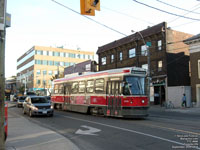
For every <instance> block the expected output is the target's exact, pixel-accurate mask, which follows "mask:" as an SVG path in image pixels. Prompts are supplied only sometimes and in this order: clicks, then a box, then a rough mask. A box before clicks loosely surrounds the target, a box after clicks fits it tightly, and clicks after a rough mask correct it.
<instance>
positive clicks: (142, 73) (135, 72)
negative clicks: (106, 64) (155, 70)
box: [54, 67, 146, 83]
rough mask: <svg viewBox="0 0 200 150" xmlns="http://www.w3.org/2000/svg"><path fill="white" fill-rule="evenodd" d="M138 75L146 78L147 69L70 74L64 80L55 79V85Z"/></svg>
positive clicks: (130, 68) (121, 69) (134, 68)
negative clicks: (79, 80) (82, 80)
mask: <svg viewBox="0 0 200 150" xmlns="http://www.w3.org/2000/svg"><path fill="white" fill-rule="evenodd" d="M128 74H130V75H138V76H146V69H143V68H138V67H126V68H118V69H110V70H105V71H99V72H86V73H84V74H82V75H78V74H69V75H66V76H65V77H64V78H59V79H55V80H54V83H59V82H64V81H69V80H78V79H83V78H93V77H104V76H110V75H113V76H114V75H128Z"/></svg>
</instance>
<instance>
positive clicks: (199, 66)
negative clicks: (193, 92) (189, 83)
mask: <svg viewBox="0 0 200 150" xmlns="http://www.w3.org/2000/svg"><path fill="white" fill-rule="evenodd" d="M198 76H199V79H200V59H199V60H198Z"/></svg>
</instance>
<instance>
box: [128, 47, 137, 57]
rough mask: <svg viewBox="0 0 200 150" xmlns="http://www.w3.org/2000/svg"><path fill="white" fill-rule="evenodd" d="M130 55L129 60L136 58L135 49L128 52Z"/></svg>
mask: <svg viewBox="0 0 200 150" xmlns="http://www.w3.org/2000/svg"><path fill="white" fill-rule="evenodd" d="M128 54H129V58H133V57H135V56H136V55H135V48H133V49H130V50H129V52H128Z"/></svg>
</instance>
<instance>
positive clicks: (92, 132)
mask: <svg viewBox="0 0 200 150" xmlns="http://www.w3.org/2000/svg"><path fill="white" fill-rule="evenodd" d="M81 127H83V128H86V129H88V130H81V129H78V130H77V131H76V132H75V134H83V135H97V134H95V133H97V132H100V131H101V130H100V129H97V128H93V127H90V126H86V125H82V126H81Z"/></svg>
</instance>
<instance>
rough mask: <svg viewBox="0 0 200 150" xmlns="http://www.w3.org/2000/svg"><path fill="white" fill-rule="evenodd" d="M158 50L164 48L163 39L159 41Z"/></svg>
mask: <svg viewBox="0 0 200 150" xmlns="http://www.w3.org/2000/svg"><path fill="white" fill-rule="evenodd" d="M158 50H162V40H159V41H158Z"/></svg>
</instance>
